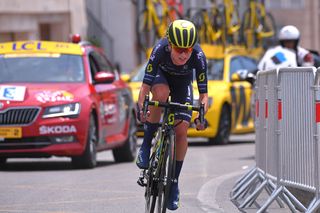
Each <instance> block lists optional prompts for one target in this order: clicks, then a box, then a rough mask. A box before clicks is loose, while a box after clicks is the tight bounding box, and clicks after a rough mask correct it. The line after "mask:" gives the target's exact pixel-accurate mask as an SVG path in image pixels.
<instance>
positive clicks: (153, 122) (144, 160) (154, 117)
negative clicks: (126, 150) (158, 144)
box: [136, 70, 169, 169]
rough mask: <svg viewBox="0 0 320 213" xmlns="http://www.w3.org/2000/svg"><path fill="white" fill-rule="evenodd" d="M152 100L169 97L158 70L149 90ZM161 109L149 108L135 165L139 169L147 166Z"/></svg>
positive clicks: (167, 88) (162, 77)
mask: <svg viewBox="0 0 320 213" xmlns="http://www.w3.org/2000/svg"><path fill="white" fill-rule="evenodd" d="M151 93H152V100H157V101H162V102H164V101H166V100H167V99H168V96H169V87H168V83H167V80H166V79H165V77H164V76H163V73H162V72H161V71H160V70H159V71H158V74H157V76H156V78H155V80H154V83H153V85H152V88H151ZM160 116H161V109H160V108H157V107H152V106H150V116H149V118H148V119H147V122H146V123H145V124H144V136H143V142H142V145H141V147H140V150H139V152H138V157H137V161H136V164H137V166H138V167H139V168H140V169H147V168H148V166H149V157H150V148H151V142H152V138H153V137H154V134H155V133H156V131H157V129H158V127H159V120H160Z"/></svg>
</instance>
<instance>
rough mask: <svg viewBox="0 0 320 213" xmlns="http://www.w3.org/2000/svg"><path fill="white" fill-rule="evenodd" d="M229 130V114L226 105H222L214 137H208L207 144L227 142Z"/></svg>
mask: <svg viewBox="0 0 320 213" xmlns="http://www.w3.org/2000/svg"><path fill="white" fill-rule="evenodd" d="M230 131H231V114H230V111H229V109H228V107H227V106H223V108H222V111H221V116H220V120H219V129H218V133H217V135H216V137H214V138H209V144H220V145H224V144H228V142H229V137H230Z"/></svg>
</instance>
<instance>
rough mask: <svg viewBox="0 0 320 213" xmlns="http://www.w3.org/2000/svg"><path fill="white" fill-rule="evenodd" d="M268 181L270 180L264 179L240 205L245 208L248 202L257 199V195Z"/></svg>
mask: <svg viewBox="0 0 320 213" xmlns="http://www.w3.org/2000/svg"><path fill="white" fill-rule="evenodd" d="M267 183H268V180H265V181H263V183H262V184H261V185H260V186H259V187H258V188H257V189H256V190H255V191H254V192H253V193H252V194H251V195H250V196H249V197H247V199H246V200H245V201H244V202H243V203H242V204H241V205H240V206H239V208H240V209H243V208H245V207H246V205H247V204H248V203H252V202H254V201H255V200H256V199H257V197H258V196H259V195H260V193H261V192H262V190H263V189H264V188H265V186H266V185H267Z"/></svg>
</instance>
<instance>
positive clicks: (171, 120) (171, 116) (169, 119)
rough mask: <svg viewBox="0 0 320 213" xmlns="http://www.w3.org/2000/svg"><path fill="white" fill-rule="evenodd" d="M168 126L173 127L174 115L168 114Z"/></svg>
mask: <svg viewBox="0 0 320 213" xmlns="http://www.w3.org/2000/svg"><path fill="white" fill-rule="evenodd" d="M168 124H170V125H173V124H174V114H173V113H170V115H169V116H168Z"/></svg>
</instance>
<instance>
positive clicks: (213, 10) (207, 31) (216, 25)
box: [186, 0, 224, 44]
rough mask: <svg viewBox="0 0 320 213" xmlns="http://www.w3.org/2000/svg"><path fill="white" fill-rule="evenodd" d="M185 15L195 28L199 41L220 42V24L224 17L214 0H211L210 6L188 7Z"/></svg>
mask: <svg viewBox="0 0 320 213" xmlns="http://www.w3.org/2000/svg"><path fill="white" fill-rule="evenodd" d="M194 11H195V12H194ZM186 16H187V18H188V19H189V20H190V21H192V22H193V23H194V24H195V27H196V28H197V32H198V38H199V43H205V44H221V43H222V33H223V28H222V27H223V26H222V25H223V19H224V18H223V14H222V13H221V12H220V10H219V8H218V5H217V4H216V2H215V1H214V0H211V6H210V7H192V8H189V9H188V10H187V13H186Z"/></svg>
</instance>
